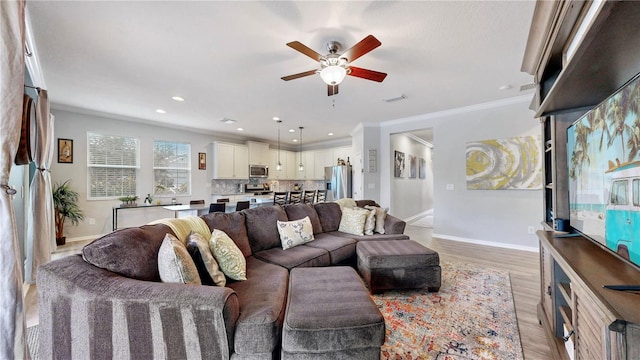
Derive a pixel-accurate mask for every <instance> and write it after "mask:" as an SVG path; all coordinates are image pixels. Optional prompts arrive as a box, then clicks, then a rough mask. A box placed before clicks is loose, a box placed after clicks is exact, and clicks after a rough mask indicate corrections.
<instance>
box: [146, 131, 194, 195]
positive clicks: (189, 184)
mask: <svg viewBox="0 0 640 360" xmlns="http://www.w3.org/2000/svg"><path fill="white" fill-rule="evenodd" d="M158 143H164V144H172V145H185V146H186V147H187V154H186V158H187V159H186V162H185V164H186V167H176V166H156V144H158ZM191 153H192V149H191V143H189V142H185V141H175V140H160V139H155V140H153V145H152V156H153V162H152V169H151V171H152V176H151V178H152V188H153V194H154V197H158V198H174V197H176V196H191V194H192V192H193V184H192V180H193V169H192V164H191ZM156 170H176V171H181V170H182V171H186V172H187V192H184V193H159V192H158V185H157V181H156Z"/></svg>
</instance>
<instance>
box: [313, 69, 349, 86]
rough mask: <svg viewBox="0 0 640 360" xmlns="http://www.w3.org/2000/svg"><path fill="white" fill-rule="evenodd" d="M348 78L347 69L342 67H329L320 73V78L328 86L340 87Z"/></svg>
mask: <svg viewBox="0 0 640 360" xmlns="http://www.w3.org/2000/svg"><path fill="white" fill-rule="evenodd" d="M345 76H347V69H345V68H344V67H342V66H338V65H333V66H327V67H325V68H324V69H322V71H320V77H321V78H322V81H324V82H325V83H326V84H327V85H338V84H340V83H341V82H342V80H344V77H345Z"/></svg>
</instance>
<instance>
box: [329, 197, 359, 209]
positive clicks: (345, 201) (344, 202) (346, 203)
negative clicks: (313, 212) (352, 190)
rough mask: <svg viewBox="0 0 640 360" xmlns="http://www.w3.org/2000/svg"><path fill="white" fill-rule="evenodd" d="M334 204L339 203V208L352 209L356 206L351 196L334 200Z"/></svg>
mask: <svg viewBox="0 0 640 360" xmlns="http://www.w3.org/2000/svg"><path fill="white" fill-rule="evenodd" d="M334 202H335V203H336V204H338V205H340V207H341V208H349V209H352V208H354V207H356V206H357V205H356V201H355V200H353V199H352V198H342V199H338V200H336V201H334Z"/></svg>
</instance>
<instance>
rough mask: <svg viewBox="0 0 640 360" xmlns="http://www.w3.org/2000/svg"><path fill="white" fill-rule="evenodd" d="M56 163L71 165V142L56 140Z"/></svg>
mask: <svg viewBox="0 0 640 360" xmlns="http://www.w3.org/2000/svg"><path fill="white" fill-rule="evenodd" d="M58 162H59V163H62V164H73V140H71V139H60V138H59V139H58Z"/></svg>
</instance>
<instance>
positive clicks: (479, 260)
mask: <svg viewBox="0 0 640 360" xmlns="http://www.w3.org/2000/svg"><path fill="white" fill-rule="evenodd" d="M405 233H406V234H407V235H409V236H410V237H411V238H412V239H413V240H416V241H418V242H420V243H421V244H423V245H425V246H427V247H429V248H431V249H433V250H435V251H437V252H438V253H439V255H440V259H443V260H449V261H459V262H466V263H474V264H478V265H481V266H485V267H490V268H494V269H502V270H506V271H508V272H509V274H510V276H511V289H512V292H513V298H514V302H515V306H516V316H517V318H518V326H519V328H520V340H521V342H522V349H523V352H524V358H525V359H527V360H547V359H551V352H550V349H549V344H548V343H547V338H546V337H545V334H544V331H543V329H542V326H540V324H539V323H538V317H537V315H536V306H537V304H538V301H539V300H540V265H539V259H538V253H533V252H529V251H520V250H511V249H504V248H498V247H491V246H485V245H475V244H469V243H463V242H459V241H451V240H442V239H433V238H432V237H431V234H432V229H430V228H425V227H419V226H411V225H407V227H406V230H405ZM81 245H84V244H81ZM67 247H68V249H67V248H65V249H64V250H66V251H65V254H58V255H59V256H57V257H60V256H64V255H68V254H72V253H75V252H77V251H78V250H79V249H80V248H81V246H79V245H78V246H67ZM24 305H25V312H26V320H27V326H32V325H35V324H37V323H38V294H37V289H36V287H35V286H31V287H30V288H29V290H28V291H27V294H26V297H25V303H24Z"/></svg>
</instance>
